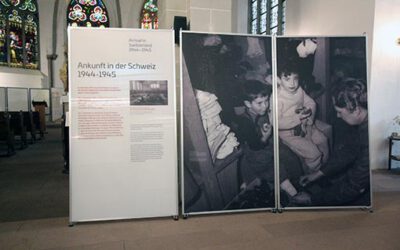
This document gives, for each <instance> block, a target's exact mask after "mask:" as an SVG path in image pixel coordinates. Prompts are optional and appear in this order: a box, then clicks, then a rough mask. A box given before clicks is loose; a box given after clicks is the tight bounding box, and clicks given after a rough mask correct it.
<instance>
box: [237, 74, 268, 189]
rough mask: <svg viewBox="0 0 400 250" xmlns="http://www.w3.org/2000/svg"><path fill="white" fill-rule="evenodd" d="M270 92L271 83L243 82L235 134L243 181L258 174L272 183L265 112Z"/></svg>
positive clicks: (257, 176)
mask: <svg viewBox="0 0 400 250" xmlns="http://www.w3.org/2000/svg"><path fill="white" fill-rule="evenodd" d="M271 92H272V88H271V86H268V85H265V84H263V83H261V82H259V81H257V80H248V81H245V82H244V83H243V93H242V94H243V104H244V106H245V112H244V113H243V114H241V115H240V116H239V117H238V119H237V124H238V131H237V136H238V139H239V141H240V142H241V143H242V145H243V149H244V156H243V160H242V162H241V175H242V179H243V182H244V183H245V184H249V183H250V182H252V181H253V180H254V179H256V178H259V179H260V180H266V181H267V182H268V183H269V186H270V187H273V183H274V160H273V157H274V155H273V154H274V150H273V138H272V136H271V135H272V125H271V122H270V119H269V115H268V111H269V98H270V96H271Z"/></svg>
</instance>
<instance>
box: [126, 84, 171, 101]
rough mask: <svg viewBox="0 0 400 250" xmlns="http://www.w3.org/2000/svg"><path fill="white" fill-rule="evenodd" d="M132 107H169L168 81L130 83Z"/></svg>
mask: <svg viewBox="0 0 400 250" xmlns="http://www.w3.org/2000/svg"><path fill="white" fill-rule="evenodd" d="M129 84H130V105H131V106H135V105H168V85H167V81H149V80H145V81H143V80H136V81H129Z"/></svg>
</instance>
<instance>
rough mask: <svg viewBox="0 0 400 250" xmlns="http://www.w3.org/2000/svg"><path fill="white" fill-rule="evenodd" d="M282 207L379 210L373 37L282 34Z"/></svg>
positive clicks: (279, 66) (279, 82)
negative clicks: (370, 90)
mask: <svg viewBox="0 0 400 250" xmlns="http://www.w3.org/2000/svg"><path fill="white" fill-rule="evenodd" d="M276 48H277V81H276V82H277V110H278V111H277V112H278V114H277V116H278V134H279V145H280V146H279V154H280V157H279V159H280V161H279V165H280V166H279V177H280V185H279V187H280V205H281V206H282V207H300V208H301V207H369V206H370V205H371V189H370V166H369V143H368V105H367V104H368V100H367V81H366V80H367V73H366V68H367V67H366V63H367V59H366V39H365V37H278V38H277V40H276Z"/></svg>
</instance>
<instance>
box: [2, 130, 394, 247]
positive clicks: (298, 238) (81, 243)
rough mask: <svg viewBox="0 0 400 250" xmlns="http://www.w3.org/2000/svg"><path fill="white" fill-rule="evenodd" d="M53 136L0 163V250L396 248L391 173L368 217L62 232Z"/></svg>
mask: <svg viewBox="0 0 400 250" xmlns="http://www.w3.org/2000/svg"><path fill="white" fill-rule="evenodd" d="M58 136H60V134H59V131H58V130H56V129H54V130H52V129H50V130H49V134H48V135H47V137H46V142H41V144H40V143H38V144H35V145H31V146H30V147H29V148H28V149H26V150H24V151H18V155H19V156H18V157H22V158H24V159H25V162H19V161H20V159H19V160H18V159H17V158H10V159H7V160H5V159H4V158H2V159H0V166H1V168H0V198H1V199H0V218H1V220H2V222H1V223H0V249H363V250H365V249H400V239H399V237H398V233H399V232H400V171H397V170H394V171H391V172H388V171H383V170H381V171H374V174H373V190H374V197H373V202H374V213H369V212H368V211H361V210H339V211H333V210H329V211H328V210H324V211H285V212H283V213H282V214H273V213H271V212H256V213H241V214H220V215H204V216H193V217H190V218H188V219H186V220H183V219H180V220H179V221H174V220H172V219H171V218H155V219H139V220H125V221H109V222H92V223H78V224H77V225H75V226H74V227H68V223H69V222H68V176H66V175H63V174H61V170H62V159H61V158H60V157H61V145H60V142H59V137H58ZM42 147H45V148H46V149H45V151H46V152H47V153H43V152H41V149H40V148H42ZM40 152H41V153H40ZM37 154H40V157H37ZM46 154H47V155H46ZM29 157H35V159H36V160H33V162H32V159H30V158H29ZM44 159H51V161H50V162H51V163H49V161H48V160H44ZM13 168H14V169H13ZM15 168H16V169H15ZM24 168H26V169H24ZM33 168H36V169H33ZM26 171H27V172H26ZM18 173H19V174H18ZM21 173H26V174H21ZM33 173H35V175H38V176H36V177H40V178H32V174H33ZM17 176H18V177H17ZM39 180H41V181H39ZM6 186H7V187H12V189H8V190H7V189H5V187H6ZM32 187H35V188H32ZM32 189H34V190H32ZM38 201H40V202H38Z"/></svg>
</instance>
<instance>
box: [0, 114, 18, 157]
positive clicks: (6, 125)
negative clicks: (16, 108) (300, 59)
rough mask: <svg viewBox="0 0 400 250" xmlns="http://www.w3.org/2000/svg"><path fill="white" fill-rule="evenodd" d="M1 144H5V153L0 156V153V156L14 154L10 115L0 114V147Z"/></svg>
mask: <svg viewBox="0 0 400 250" xmlns="http://www.w3.org/2000/svg"><path fill="white" fill-rule="evenodd" d="M1 144H5V146H6V148H7V153H6V154H2V153H1V152H0V156H11V155H13V154H15V146H14V144H15V143H14V132H13V131H12V129H11V128H10V115H9V114H8V113H7V112H0V146H1ZM1 148H2V147H0V149H1Z"/></svg>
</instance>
